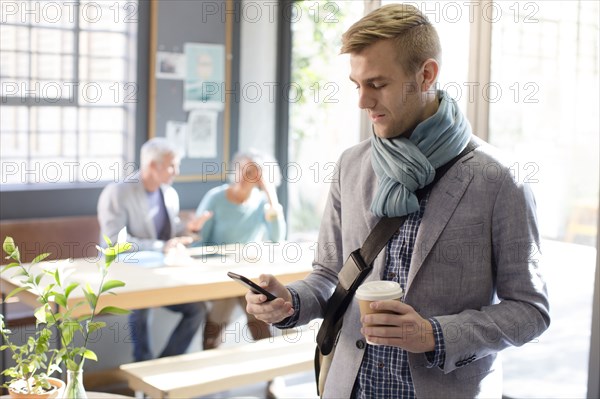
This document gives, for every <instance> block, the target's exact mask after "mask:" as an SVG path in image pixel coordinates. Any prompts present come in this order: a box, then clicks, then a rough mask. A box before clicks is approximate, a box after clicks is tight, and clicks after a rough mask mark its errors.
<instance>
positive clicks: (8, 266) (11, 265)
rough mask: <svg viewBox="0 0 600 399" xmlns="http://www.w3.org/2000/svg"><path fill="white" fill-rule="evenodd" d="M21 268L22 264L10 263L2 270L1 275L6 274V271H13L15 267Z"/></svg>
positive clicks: (0, 269) (0, 270)
mask: <svg viewBox="0 0 600 399" xmlns="http://www.w3.org/2000/svg"><path fill="white" fill-rule="evenodd" d="M19 266H21V264H20V263H17V262H11V263H9V264H8V265H6V266H4V267H2V268H0V272H1V273H4V272H5V271H7V270H10V269H12V268H13V267H19Z"/></svg>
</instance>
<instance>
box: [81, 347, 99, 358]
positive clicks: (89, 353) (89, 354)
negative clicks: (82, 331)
mask: <svg viewBox="0 0 600 399" xmlns="http://www.w3.org/2000/svg"><path fill="white" fill-rule="evenodd" d="M83 357H85V358H86V359H90V360H95V361H98V357H97V356H96V354H95V353H94V352H92V351H91V350H89V349H86V350H85V352H83Z"/></svg>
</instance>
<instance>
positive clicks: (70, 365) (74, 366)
mask: <svg viewBox="0 0 600 399" xmlns="http://www.w3.org/2000/svg"><path fill="white" fill-rule="evenodd" d="M67 369H69V370H71V371H77V370H78V369H79V366H78V365H77V363H75V362H74V361H73V360H72V359H67Z"/></svg>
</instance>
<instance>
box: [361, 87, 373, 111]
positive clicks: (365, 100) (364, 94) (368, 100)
mask: <svg viewBox="0 0 600 399" xmlns="http://www.w3.org/2000/svg"><path fill="white" fill-rule="evenodd" d="M375 104H377V101H376V100H375V98H374V97H373V96H371V95H370V93H369V91H368V90H360V92H359V94H358V108H360V109H369V108H374V107H375Z"/></svg>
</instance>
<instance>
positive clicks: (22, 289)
mask: <svg viewBox="0 0 600 399" xmlns="http://www.w3.org/2000/svg"><path fill="white" fill-rule="evenodd" d="M27 289H28V287H17V288H15V289H14V290H12V291H11V292H10V294H8V295H7V296H6V298H4V300H7V299H8V298H10V297H11V296H15V295H17V294H18V293H19V292H21V291H25V290H27Z"/></svg>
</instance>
